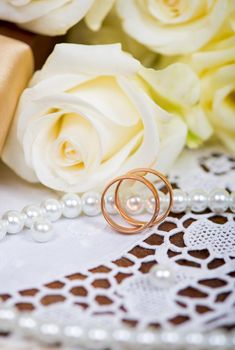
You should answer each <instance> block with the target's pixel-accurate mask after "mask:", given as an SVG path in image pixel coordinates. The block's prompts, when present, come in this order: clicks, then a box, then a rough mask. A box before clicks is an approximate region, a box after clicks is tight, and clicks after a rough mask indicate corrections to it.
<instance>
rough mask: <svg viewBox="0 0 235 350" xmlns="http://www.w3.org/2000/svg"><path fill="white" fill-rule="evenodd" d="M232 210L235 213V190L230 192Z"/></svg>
mask: <svg viewBox="0 0 235 350" xmlns="http://www.w3.org/2000/svg"><path fill="white" fill-rule="evenodd" d="M229 208H230V210H231V211H232V212H233V213H235V191H234V192H232V193H231V194H230V205H229Z"/></svg>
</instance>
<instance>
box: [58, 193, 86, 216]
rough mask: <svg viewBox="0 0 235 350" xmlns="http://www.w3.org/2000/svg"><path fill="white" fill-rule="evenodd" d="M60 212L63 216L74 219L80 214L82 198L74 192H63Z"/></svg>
mask: <svg viewBox="0 0 235 350" xmlns="http://www.w3.org/2000/svg"><path fill="white" fill-rule="evenodd" d="M61 203H62V207H63V209H62V214H63V216H64V217H65V218H68V219H74V218H76V217H78V216H79V215H80V214H81V211H82V200H81V198H80V197H79V196H78V195H76V194H74V193H67V194H65V195H64V196H63V197H62V199H61Z"/></svg>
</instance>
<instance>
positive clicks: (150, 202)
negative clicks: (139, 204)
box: [145, 191, 169, 214]
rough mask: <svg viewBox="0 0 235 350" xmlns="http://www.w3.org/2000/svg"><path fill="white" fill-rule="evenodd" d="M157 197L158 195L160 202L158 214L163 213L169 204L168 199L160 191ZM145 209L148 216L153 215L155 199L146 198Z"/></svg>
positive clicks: (152, 197)
mask: <svg viewBox="0 0 235 350" xmlns="http://www.w3.org/2000/svg"><path fill="white" fill-rule="evenodd" d="M158 195H159V200H160V212H159V213H160V214H162V213H164V212H165V211H166V209H167V207H168V203H169V199H168V197H167V196H166V195H165V193H163V192H162V191H158ZM145 209H146V210H147V212H148V213H149V214H153V213H154V209H155V198H154V196H149V197H147V198H146V200H145Z"/></svg>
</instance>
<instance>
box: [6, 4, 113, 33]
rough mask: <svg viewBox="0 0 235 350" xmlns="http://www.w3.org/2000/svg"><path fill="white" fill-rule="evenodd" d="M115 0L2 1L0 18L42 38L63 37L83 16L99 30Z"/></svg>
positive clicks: (88, 23) (92, 26)
mask: <svg viewBox="0 0 235 350" xmlns="http://www.w3.org/2000/svg"><path fill="white" fill-rule="evenodd" d="M113 3H114V0H49V1H45V0H1V3H0V19H3V20H7V21H10V22H14V23H17V24H18V25H19V26H20V27H22V28H25V29H29V30H31V31H32V32H36V33H41V34H45V35H62V34H65V33H66V32H67V30H68V29H69V28H71V27H72V26H73V25H74V24H76V23H78V22H79V21H80V20H81V19H82V18H84V17H85V20H86V23H87V25H88V26H89V27H90V28H91V29H93V30H97V29H99V27H100V25H101V22H102V20H103V19H104V17H105V16H106V14H107V13H108V12H109V10H110V9H111V7H112V5H113Z"/></svg>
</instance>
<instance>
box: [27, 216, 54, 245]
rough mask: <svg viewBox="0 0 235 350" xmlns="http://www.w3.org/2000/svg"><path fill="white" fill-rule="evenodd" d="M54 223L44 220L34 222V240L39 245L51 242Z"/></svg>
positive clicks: (32, 229)
mask: <svg viewBox="0 0 235 350" xmlns="http://www.w3.org/2000/svg"><path fill="white" fill-rule="evenodd" d="M53 233H54V232H53V226H52V223H51V222H50V221H49V220H47V219H44V218H41V219H38V220H36V221H34V223H33V225H32V227H31V235H32V238H33V239H34V240H35V241H36V242H39V243H44V242H47V241H49V240H50V239H51V238H52V237H53Z"/></svg>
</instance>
